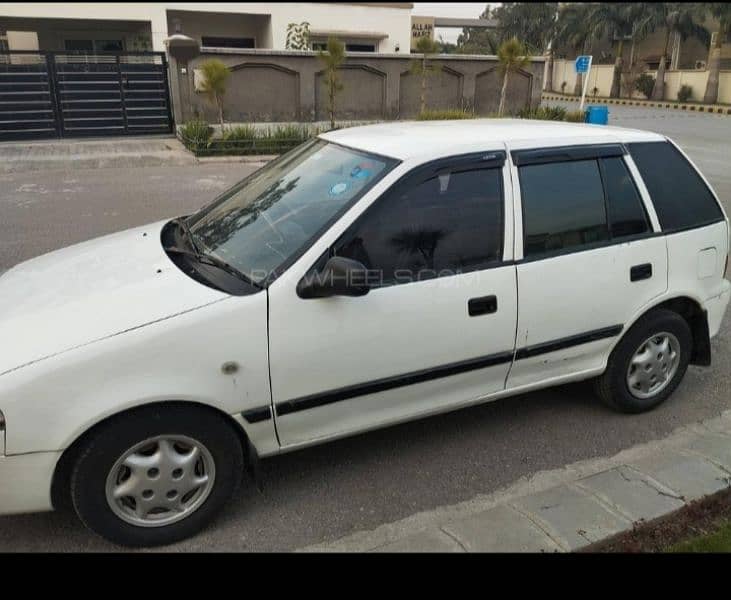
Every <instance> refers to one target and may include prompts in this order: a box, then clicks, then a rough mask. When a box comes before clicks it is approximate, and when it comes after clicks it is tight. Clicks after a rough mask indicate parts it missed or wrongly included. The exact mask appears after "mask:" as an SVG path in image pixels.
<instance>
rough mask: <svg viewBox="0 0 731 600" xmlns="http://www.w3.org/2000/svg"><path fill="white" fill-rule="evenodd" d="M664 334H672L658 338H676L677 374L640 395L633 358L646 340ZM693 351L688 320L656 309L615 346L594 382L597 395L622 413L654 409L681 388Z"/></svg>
mask: <svg viewBox="0 0 731 600" xmlns="http://www.w3.org/2000/svg"><path fill="white" fill-rule="evenodd" d="M662 334H670V336H665V337H663V338H660V337H659V338H656V340H655V341H657V340H663V339H672V337H674V338H675V340H674V342H673V344H675V343H676V342H677V347H678V352H677V355H678V357H677V367H676V368H675V372H674V374H672V376H671V377H669V378H667V379H666V382H665V383H664V384H663V385H664V387H662V388H661V389H660V388H658V390H657V391H656V392H654V393H651V391H647V392H644V393H647V394H649V395H648V396H647V397H638V395H637V394H642V393H643V391H642V390H640V389H638V388H635V389H634V391H633V390H632V389H630V383H629V381H628V379H629V377H630V374H629V370H630V366H631V364H632V363H631V361H632V360H633V358H635V354H636V353H638V352H639V350H640V348H641V346H642V345H643V343H644V342H645V341H646V340H648V339H650V338H652V336H657V335H662ZM692 351H693V334H692V332H691V329H690V326H689V325H688V323H687V321H686V320H685V319H684V318H683V317H681V316H680V315H679V314H678V313H676V312H673V311H670V310H666V309H656V310H653V311H651V312H649V313H648V314H646V315H645V316H644V317H642V318H641V319H640V320H639V321H637V322H636V323H635V324H634V325H633V326H632V327H631V328H630V329H629V331H627V333H626V334H625V335H624V337H623V338H622V339H621V340H620V342H619V344H617V346H616V347H615V348H614V350H613V351H612V354H611V355H610V357H609V361H608V362H607V369H606V371H604V373H603V374H602V375H601V376H600V377H598V378H597V379H596V380H595V381H594V389H595V391H596V394H597V395H598V396H599V398H600V399H601V400H602V402H603V403H604V404H606V405H607V406H608V407H610V408H612V409H614V410H617V411H620V412H624V413H641V412H645V411H648V410H652V409H653V408H655V407H657V406H659V405H660V404H662V402H664V401H665V400H666V399H667V398H668V397H669V396H670V395H671V394H672V393H673V392H674V391H675V388H677V387H678V385H679V384H680V382H681V381H682V379H683V376H684V375H685V372H686V370H687V369H688V363H689V362H690V356H691V353H692ZM657 356H662V355H661V354H658V355H657ZM635 368H637V367H636V366H635ZM648 370H649V369H648Z"/></svg>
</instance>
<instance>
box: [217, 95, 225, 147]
mask: <svg viewBox="0 0 731 600" xmlns="http://www.w3.org/2000/svg"><path fill="white" fill-rule="evenodd" d="M216 105H217V106H218V122H219V123H220V124H221V137H223V134H224V130H223V98H221V97H220V96H216Z"/></svg>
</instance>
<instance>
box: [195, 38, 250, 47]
mask: <svg viewBox="0 0 731 600" xmlns="http://www.w3.org/2000/svg"><path fill="white" fill-rule="evenodd" d="M201 46H204V47H208V48H256V40H255V39H254V38H235V37H212V36H203V37H202V38H201Z"/></svg>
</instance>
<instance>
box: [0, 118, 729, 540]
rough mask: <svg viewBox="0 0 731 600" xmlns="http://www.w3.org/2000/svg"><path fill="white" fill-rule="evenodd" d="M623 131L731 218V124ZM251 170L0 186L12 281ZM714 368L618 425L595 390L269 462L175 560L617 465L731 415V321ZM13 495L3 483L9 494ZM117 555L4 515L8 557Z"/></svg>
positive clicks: (318, 534)
mask: <svg viewBox="0 0 731 600" xmlns="http://www.w3.org/2000/svg"><path fill="white" fill-rule="evenodd" d="M610 111H611V115H610V119H611V123H612V124H617V125H622V126H628V127H636V128H640V129H651V130H655V131H659V132H662V133H666V134H667V135H670V136H671V137H673V138H674V139H676V140H677V141H678V142H679V143H680V144H681V146H683V147H684V148H685V149H686V150H687V151H688V152H689V154H690V155H691V157H692V158H693V159H694V160H696V161H697V162H698V164H699V166H700V167H701V168H702V169H703V171H704V172H705V174H706V175H707V176H708V178H709V179H710V181H711V183H712V184H713V185H714V186H715V188H716V190H717V191H718V193H719V194H720V195H721V197H722V198H723V199H724V201H725V205H726V209H727V210H729V209H731V203H729V199H730V198H731V169H729V168H728V160H729V155H731V117H722V116H713V115H702V116H701V115H690V114H687V115H686V114H678V113H670V112H669V111H662V110H654V109H635V108H624V109H620V108H615V107H610ZM246 168H247V167H246V166H244V165H240V164H225V165H223V164H219V165H205V166H198V167H185V168H153V167H150V168H141V169H106V170H96V171H81V170H77V171H69V172H44V173H30V174H16V175H8V176H2V177H1V178H0V269H1V268H7V267H8V266H10V265H12V264H15V263H16V262H18V261H20V260H23V259H25V258H28V257H31V256H34V255H37V254H40V253H42V252H45V251H48V250H50V249H53V248H56V247H60V246H64V245H66V244H69V243H72V242H75V241H80V240H83V239H87V238H90V237H93V236H95V235H98V234H102V233H106V232H110V231H114V230H119V229H123V228H125V227H131V226H134V225H138V224H143V223H145V222H149V221H152V220H155V219H160V218H164V217H166V216H171V215H175V214H179V213H182V212H185V211H187V210H190V209H193V208H196V207H198V206H200V205H201V204H203V203H205V202H206V201H208V200H210V199H211V198H212V197H213V196H214V195H215V194H216V193H217V192H219V191H220V190H222V189H223V188H225V187H226V186H227V185H228V184H229V183H232V182H234V181H235V180H237V179H238V178H239V177H241V176H243V175H244V174H245V173H246ZM713 351H714V364H713V366H712V367H711V368H709V369H699V368H695V367H691V369H690V370H689V372H688V375H687V376H686V378H685V380H684V382H683V383H682V385H681V386H680V388H679V389H678V390H677V391H676V393H675V394H674V395H673V396H672V397H671V398H670V399H669V400H668V401H667V402H666V403H665V404H663V405H662V406H661V407H659V408H658V409H657V410H655V411H653V412H651V413H649V414H644V415H637V416H627V415H619V414H616V413H613V412H611V411H609V410H607V409H605V408H604V407H603V406H601V405H600V404H599V403H598V402H597V401H596V400H595V399H594V397H593V396H592V393H591V388H590V386H589V385H588V384H584V383H582V384H575V385H570V386H562V387H558V388H554V389H551V390H547V391H542V392H536V393H532V394H526V395H522V396H518V397H514V398H509V399H504V400H499V401H497V402H493V403H491V404H487V405H483V406H479V407H474V408H469V409H464V410H461V411H457V412H453V413H450V414H446V415H441V416H437V417H432V418H428V419H423V420H420V421H416V422H412V423H409V424H405V425H400V426H396V427H391V428H388V429H384V430H380V431H377V432H374V433H368V434H364V435H360V436H356V437H352V438H349V439H345V440H341V441H338V442H333V443H330V444H326V445H323V446H319V447H315V448H310V449H307V450H302V451H300V452H296V453H293V454H288V455H283V456H280V457H275V458H271V459H268V460H266V461H263V465H262V466H263V472H264V491H263V493H259V492H258V491H256V490H254V489H252V488H251V487H247V488H245V489H243V490H242V491H241V492H240V493H239V494H238V496H237V497H236V498H235V499H234V501H233V502H231V504H229V506H228V507H227V509H226V510H225V511H224V513H223V514H222V515H221V516H220V518H219V519H218V520H217V521H216V522H215V523H214V524H213V525H212V526H211V527H209V528H208V529H207V530H206V531H204V532H203V533H201V534H200V535H198V536H196V537H194V538H192V539H190V540H187V541H185V542H183V543H180V544H176V545H175V546H172V547H170V548H169V549H170V550H173V551H181V550H199V551H206V550H211V551H225V550H257V551H272V550H292V549H295V548H298V547H302V546H305V545H308V544H314V543H317V542H322V541H327V540H333V539H336V538H339V537H342V536H344V535H347V534H349V533H352V532H354V531H357V530H362V529H372V528H375V527H377V526H378V525H380V524H382V523H384V522H390V521H394V520H397V519H401V518H403V517H406V516H409V515H411V514H413V513H415V512H419V511H422V510H429V509H433V508H436V507H438V506H442V505H445V504H453V503H456V502H461V501H464V500H469V499H470V498H473V497H474V496H476V495H478V494H485V493H489V492H492V491H494V490H496V489H498V488H499V487H502V486H504V485H507V484H509V483H512V482H514V481H515V480H516V479H518V478H520V477H524V476H530V475H531V474H533V473H535V472H536V471H540V470H544V469H554V468H558V467H561V466H563V465H565V464H567V463H572V462H575V461H578V460H582V459H588V458H594V457H599V456H606V455H611V454H614V453H616V452H618V451H620V450H622V449H624V448H627V447H629V446H632V445H634V444H637V443H641V442H645V441H649V440H653V439H658V438H660V437H663V436H664V435H666V434H668V433H669V432H670V431H672V430H673V429H674V428H676V427H678V426H680V425H683V424H687V423H692V422H695V421H697V420H700V419H704V418H708V417H712V416H715V415H717V414H718V413H719V412H720V411H722V410H725V409H728V408H731V395H730V394H729V392H728V390H729V389H731V318H727V319H726V320H725V322H724V326H723V328H722V331H721V333H720V335H719V337H718V338H716V339H715V340H714V342H713ZM9 483H10V484H12V483H11V482H2V485H8V484H9ZM33 550H40V551H83V550H96V551H104V550H116V548H115V547H113V546H111V545H109V544H107V543H106V542H104V541H103V540H101V539H99V538H97V537H96V536H94V535H93V534H91V533H89V532H88V531H86V530H85V529H84V528H83V526H82V525H80V524H79V523H78V522H77V521H76V519H75V517H74V516H73V515H72V514H68V513H60V512H55V513H44V514H37V515H21V516H10V517H0V551H33Z"/></svg>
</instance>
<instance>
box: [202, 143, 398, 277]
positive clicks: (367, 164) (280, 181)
mask: <svg viewBox="0 0 731 600" xmlns="http://www.w3.org/2000/svg"><path fill="white" fill-rule="evenodd" d="M395 163H396V161H394V160H392V159H388V158H383V157H381V156H375V155H371V154H367V153H364V152H359V151H356V150H351V149H348V148H344V147H342V146H338V145H336V144H331V143H328V142H325V141H323V140H320V139H315V140H311V141H309V142H307V143H305V144H303V145H302V146H299V147H298V148H295V149H294V150H292V151H291V152H288V153H287V154H285V155H284V156H282V157H280V158H279V159H278V160H276V161H273V162H271V163H269V164H268V165H267V166H265V167H264V168H262V169H260V170H259V171H257V172H256V173H254V174H253V175H252V176H250V177H248V178H247V179H244V180H243V181H242V182H240V183H238V184H237V185H236V186H234V187H233V188H232V189H231V190H229V191H228V192H226V193H225V194H223V195H222V196H221V198H219V199H218V200H217V201H215V202H213V203H212V204H211V205H209V206H207V207H205V208H203V209H202V210H201V211H200V212H198V213H196V214H195V215H192V216H191V217H190V218H189V219H188V224H189V226H190V231H191V233H192V235H193V238H194V239H195V242H196V245H197V246H198V247H199V248H200V250H201V251H202V252H204V253H206V254H211V255H213V256H215V257H217V258H220V259H221V260H223V261H225V262H226V263H228V264H230V265H232V266H233V267H235V268H236V269H238V270H239V271H241V272H242V273H244V274H245V275H246V276H248V277H250V278H251V279H252V280H253V281H254V282H255V283H257V284H260V283H263V282H264V281H265V280H266V279H268V278H269V276H270V275H271V274H273V273H276V272H278V270H279V269H281V268H283V267H286V266H288V264H287V263H289V261H290V260H292V259H294V258H296V257H297V255H298V253H299V252H300V251H301V250H304V249H305V248H306V247H308V246H309V243H310V242H311V240H312V239H313V238H314V237H315V236H317V235H318V234H319V233H320V232H321V230H322V229H323V228H324V227H326V226H327V225H329V224H330V222H331V221H333V219H335V218H336V217H337V216H339V213H340V212H341V211H343V210H344V209H346V208H348V207H349V206H350V205H352V204H353V202H354V201H355V200H357V199H358V198H359V197H360V196H361V195H362V194H363V193H364V192H365V191H366V190H367V189H369V188H370V187H372V186H373V185H374V184H375V183H376V182H377V181H379V180H380V179H381V178H382V177H383V176H384V175H385V174H386V173H387V172H388V171H389V170H390V169H391V168H393V166H394V165H395Z"/></svg>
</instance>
